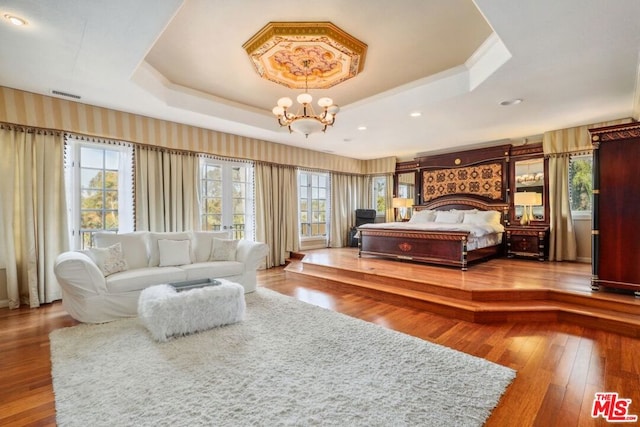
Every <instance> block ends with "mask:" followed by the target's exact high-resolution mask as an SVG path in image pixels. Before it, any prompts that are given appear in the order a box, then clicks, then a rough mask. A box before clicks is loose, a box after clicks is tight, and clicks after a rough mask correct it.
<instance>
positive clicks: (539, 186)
mask: <svg viewBox="0 0 640 427" xmlns="http://www.w3.org/2000/svg"><path fill="white" fill-rule="evenodd" d="M514 165H515V166H514V169H515V171H514V181H513V187H512V188H513V201H514V210H513V212H514V217H513V219H514V221H516V222H519V221H521V220H522V215H523V214H525V220H526V219H527V218H528V219H529V221H536V222H545V221H546V218H545V212H546V209H545V204H546V198H547V197H546V195H547V192H546V191H545V182H547V180H546V177H545V167H544V165H545V161H544V159H543V158H539V157H538V158H534V159H527V160H517V161H516V162H515V163H514ZM518 193H529V194H518Z"/></svg>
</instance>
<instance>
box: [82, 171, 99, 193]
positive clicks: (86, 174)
mask: <svg viewBox="0 0 640 427" xmlns="http://www.w3.org/2000/svg"><path fill="white" fill-rule="evenodd" d="M80 186H81V187H82V188H99V189H102V170H97V169H86V168H83V169H82V170H81V172H80Z"/></svg>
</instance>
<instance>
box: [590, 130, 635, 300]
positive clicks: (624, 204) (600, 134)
mask: <svg viewBox="0 0 640 427" xmlns="http://www.w3.org/2000/svg"><path fill="white" fill-rule="evenodd" d="M590 132H591V142H592V143H593V148H594V150H593V231H592V273H593V276H592V282H591V288H592V289H593V290H599V289H600V287H608V288H615V289H626V290H629V291H633V292H634V293H635V296H636V297H640V124H639V123H631V124H625V125H616V126H607V127H602V128H597V129H592V130H590Z"/></svg>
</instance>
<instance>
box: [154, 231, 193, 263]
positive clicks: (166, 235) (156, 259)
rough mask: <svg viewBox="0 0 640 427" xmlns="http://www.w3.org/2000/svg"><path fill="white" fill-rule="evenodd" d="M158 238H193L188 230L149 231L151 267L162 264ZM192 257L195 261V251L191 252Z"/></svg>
mask: <svg viewBox="0 0 640 427" xmlns="http://www.w3.org/2000/svg"><path fill="white" fill-rule="evenodd" d="M158 240H191V234H190V233H187V232H184V233H180V232H166V233H153V232H152V233H149V267H158V266H159V265H160V249H159V247H158ZM190 257H191V262H193V260H194V256H193V253H191V254H190Z"/></svg>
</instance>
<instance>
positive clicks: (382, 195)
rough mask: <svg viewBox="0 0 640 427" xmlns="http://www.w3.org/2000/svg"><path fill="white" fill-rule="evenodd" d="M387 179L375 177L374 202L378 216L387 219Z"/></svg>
mask: <svg viewBox="0 0 640 427" xmlns="http://www.w3.org/2000/svg"><path fill="white" fill-rule="evenodd" d="M386 194H387V178H386V177H384V176H374V177H373V201H374V203H375V209H376V216H381V217H385V216H386V212H387V203H386Z"/></svg>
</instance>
